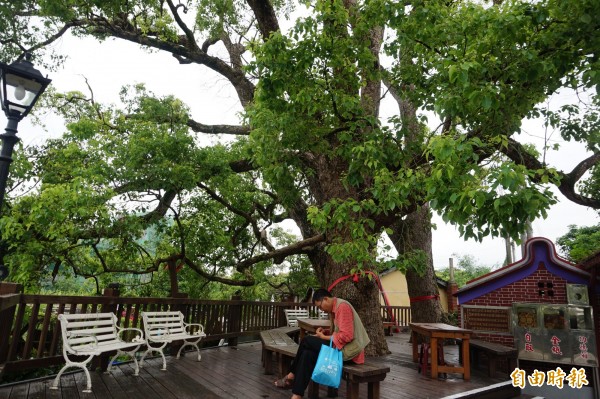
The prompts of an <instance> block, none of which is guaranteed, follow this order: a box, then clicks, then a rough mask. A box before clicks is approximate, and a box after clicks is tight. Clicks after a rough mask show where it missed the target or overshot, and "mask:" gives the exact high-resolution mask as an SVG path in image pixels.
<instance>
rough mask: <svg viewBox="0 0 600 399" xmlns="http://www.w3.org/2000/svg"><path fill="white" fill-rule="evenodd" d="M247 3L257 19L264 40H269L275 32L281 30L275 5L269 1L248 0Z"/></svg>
mask: <svg viewBox="0 0 600 399" xmlns="http://www.w3.org/2000/svg"><path fill="white" fill-rule="evenodd" d="M246 2H247V3H248V5H249V6H250V8H251V9H252V12H253V13H254V16H255V17H256V21H257V22H258V29H259V30H260V34H261V35H262V37H263V40H267V39H268V38H269V37H270V36H271V34H272V33H273V32H277V31H278V30H279V22H278V21H277V16H276V15H275V10H274V9H273V5H272V4H271V2H270V1H268V0H246Z"/></svg>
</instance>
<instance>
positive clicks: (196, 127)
mask: <svg viewBox="0 0 600 399" xmlns="http://www.w3.org/2000/svg"><path fill="white" fill-rule="evenodd" d="M187 125H188V126H189V127H190V128H191V129H192V130H193V131H194V132H197V133H209V134H233V135H238V136H248V135H249V134H250V127H248V126H239V125H205V124H202V123H200V122H196V121H195V120H193V119H188V121H187Z"/></svg>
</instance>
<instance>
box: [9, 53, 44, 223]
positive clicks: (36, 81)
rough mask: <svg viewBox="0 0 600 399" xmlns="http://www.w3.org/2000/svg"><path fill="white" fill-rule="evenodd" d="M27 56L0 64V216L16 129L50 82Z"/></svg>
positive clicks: (29, 55) (15, 141)
mask: <svg viewBox="0 0 600 399" xmlns="http://www.w3.org/2000/svg"><path fill="white" fill-rule="evenodd" d="M30 58H31V54H29V53H28V54H26V55H25V59H24V60H21V61H17V62H14V63H12V64H10V65H7V64H4V63H2V62H0V86H1V87H0V100H1V101H2V110H3V111H4V114H6V117H7V118H8V124H7V125H6V131H5V133H4V134H1V135H0V139H2V151H1V152H0V214H1V213H2V206H3V205H4V192H5V191H6V181H7V180H8V169H9V167H10V164H11V162H12V153H13V148H14V146H15V144H16V143H17V141H19V138H18V137H17V125H18V124H19V122H20V121H21V119H23V118H24V117H25V116H26V115H27V114H28V113H29V111H31V109H32V108H33V106H34V105H35V103H36V101H37V100H38V98H39V97H40V95H41V94H42V93H43V92H44V90H46V87H48V85H49V84H50V82H51V81H52V80H50V79H48V78H45V77H43V76H42V74H41V73H40V71H38V70H37V69H35V68H34V67H33V64H32V63H31V62H30V61H29V59H30Z"/></svg>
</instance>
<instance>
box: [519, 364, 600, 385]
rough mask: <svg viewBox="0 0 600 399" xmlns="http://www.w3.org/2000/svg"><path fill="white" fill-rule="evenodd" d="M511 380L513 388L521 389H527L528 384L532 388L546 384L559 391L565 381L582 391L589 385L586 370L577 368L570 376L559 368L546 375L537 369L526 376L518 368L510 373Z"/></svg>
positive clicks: (572, 370)
mask: <svg viewBox="0 0 600 399" xmlns="http://www.w3.org/2000/svg"><path fill="white" fill-rule="evenodd" d="M510 378H511V379H512V385H513V387H519V388H521V389H523V388H525V385H526V383H527V382H529V385H531V386H532V387H541V386H543V385H544V383H546V385H552V386H555V387H557V388H559V389H562V388H563V386H564V383H565V380H567V383H568V385H569V386H570V387H571V388H577V389H581V388H582V387H583V386H584V385H588V384H589V382H588V380H587V377H586V375H585V370H584V369H583V368H580V369H576V368H575V367H573V368H572V369H571V371H570V372H569V374H568V375H567V374H566V373H565V372H564V371H563V370H562V369H561V368H560V367H557V368H556V370H549V371H547V372H546V373H544V372H542V371H538V370H537V369H536V370H534V371H533V373H531V375H526V373H525V370H521V369H520V368H516V369H514V370H513V372H512V373H510Z"/></svg>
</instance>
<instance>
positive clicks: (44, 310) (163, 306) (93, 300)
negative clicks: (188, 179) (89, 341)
mask: <svg viewBox="0 0 600 399" xmlns="http://www.w3.org/2000/svg"><path fill="white" fill-rule="evenodd" d="M2 285H4V286H5V288H6V283H0V286H2ZM107 291H108V293H105V295H106V296H98V297H85V296H54V295H28V294H19V293H14V294H6V289H5V290H4V291H3V290H2V289H0V375H1V374H2V371H4V372H8V371H11V370H22V369H29V368H40V367H47V366H51V365H55V364H60V363H62V361H63V359H62V355H61V339H60V325H59V322H58V319H57V316H58V315H59V314H61V313H67V314H69V313H97V312H113V313H114V314H115V315H117V317H118V318H119V324H120V326H121V327H137V328H141V323H142V321H141V315H140V313H141V312H142V311H157V310H180V311H181V312H182V313H183V314H184V316H185V319H186V322H188V323H200V324H202V325H203V326H204V331H205V333H206V334H207V337H206V338H205V339H204V340H203V342H204V343H209V344H210V343H211V342H212V344H213V345H214V344H215V342H214V341H220V340H226V341H227V342H228V343H229V345H236V344H237V339H238V338H240V337H244V336H257V335H258V333H259V332H260V331H262V330H267V329H271V328H276V327H280V326H283V325H285V324H286V319H285V315H284V312H283V309H287V308H293V307H303V308H308V309H309V311H310V312H311V314H313V313H314V314H317V309H316V308H315V307H314V306H313V305H312V304H309V303H295V302H255V301H242V300H235V299H234V300H229V301H214V300H197V299H187V298H131V297H119V296H114V295H112V292H111V290H107ZM3 293H4V295H3ZM393 312H394V315H395V316H396V320H398V324H399V325H400V326H403V325H408V321H409V316H407V315H409V312H407V308H402V307H393Z"/></svg>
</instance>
